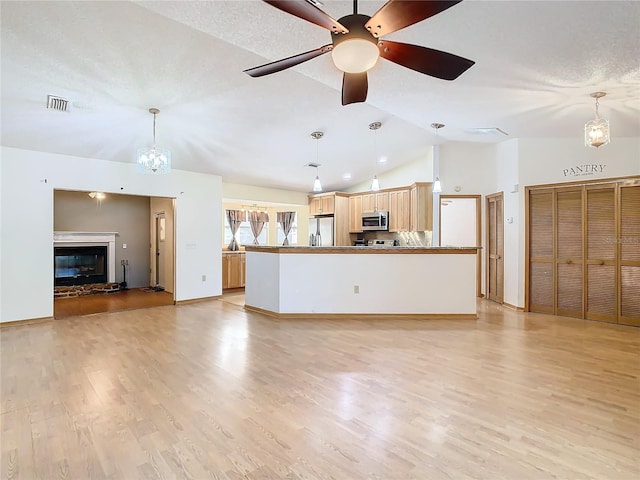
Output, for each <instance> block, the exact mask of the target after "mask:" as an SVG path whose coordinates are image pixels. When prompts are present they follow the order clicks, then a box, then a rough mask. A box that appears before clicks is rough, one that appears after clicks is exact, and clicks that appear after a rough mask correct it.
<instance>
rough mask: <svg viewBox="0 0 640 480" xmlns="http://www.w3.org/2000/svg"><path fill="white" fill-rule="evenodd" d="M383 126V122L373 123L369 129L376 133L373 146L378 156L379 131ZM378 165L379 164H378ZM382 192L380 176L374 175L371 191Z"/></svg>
mask: <svg viewBox="0 0 640 480" xmlns="http://www.w3.org/2000/svg"><path fill="white" fill-rule="evenodd" d="M381 126H382V123H381V122H373V123H370V124H369V129H370V130H373V133H374V137H373V146H374V149H375V152H376V155H377V154H378V142H377V133H376V132H377V131H378V129H379V128H380V127H381ZM376 163H378V162H376ZM379 190H380V182H379V181H378V176H377V175H375V173H374V175H373V180H371V191H373V192H377V191H379Z"/></svg>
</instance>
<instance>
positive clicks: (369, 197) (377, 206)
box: [361, 192, 389, 213]
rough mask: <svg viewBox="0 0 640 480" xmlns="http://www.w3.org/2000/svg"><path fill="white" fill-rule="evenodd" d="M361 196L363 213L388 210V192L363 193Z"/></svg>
mask: <svg viewBox="0 0 640 480" xmlns="http://www.w3.org/2000/svg"><path fill="white" fill-rule="evenodd" d="M361 197H362V211H363V212H364V213H371V212H388V211H389V192H378V193H364V194H362V195H361Z"/></svg>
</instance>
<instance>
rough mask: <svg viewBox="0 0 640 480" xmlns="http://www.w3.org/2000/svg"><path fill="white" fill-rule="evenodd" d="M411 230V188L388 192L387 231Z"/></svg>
mask: <svg viewBox="0 0 640 480" xmlns="http://www.w3.org/2000/svg"><path fill="white" fill-rule="evenodd" d="M409 230H411V190H410V189H409V188H406V189H402V190H394V191H392V192H389V231H390V232H407V231H409Z"/></svg>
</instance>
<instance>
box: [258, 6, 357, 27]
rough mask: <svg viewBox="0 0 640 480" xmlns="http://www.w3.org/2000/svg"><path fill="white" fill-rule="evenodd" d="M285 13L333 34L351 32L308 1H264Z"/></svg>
mask: <svg viewBox="0 0 640 480" xmlns="http://www.w3.org/2000/svg"><path fill="white" fill-rule="evenodd" d="M262 1H263V2H265V3H268V4H269V5H272V6H274V7H276V8H278V9H280V10H282V11H283V12H287V13H289V14H291V15H293V16H294V17H298V18H301V19H303V20H306V21H307V22H311V23H313V24H315V25H318V26H320V27H322V28H326V29H327V30H329V31H331V32H340V33H347V32H348V31H349V30H348V29H346V28H345V27H344V26H343V25H341V24H340V23H338V22H337V21H335V20H334V19H333V18H331V17H330V16H329V15H327V14H326V13H324V12H323V11H322V10H320V9H319V8H318V7H316V6H315V5H311V4H310V3H309V2H307V1H306V0H262Z"/></svg>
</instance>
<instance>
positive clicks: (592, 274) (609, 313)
mask: <svg viewBox="0 0 640 480" xmlns="http://www.w3.org/2000/svg"><path fill="white" fill-rule="evenodd" d="M615 206H616V190H615V187H614V186H611V185H609V186H594V187H587V189H586V209H587V211H586V222H587V225H586V227H587V228H586V234H587V238H586V247H587V251H586V257H587V260H586V264H587V265H586V269H587V272H586V273H587V275H586V292H587V295H586V297H587V298H586V306H585V310H586V312H585V316H586V318H589V319H592V320H601V321H605V322H616V321H617V304H618V302H617V299H618V294H617V288H616V249H617V246H616V241H615V238H616V215H615V211H616V208H615Z"/></svg>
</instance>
